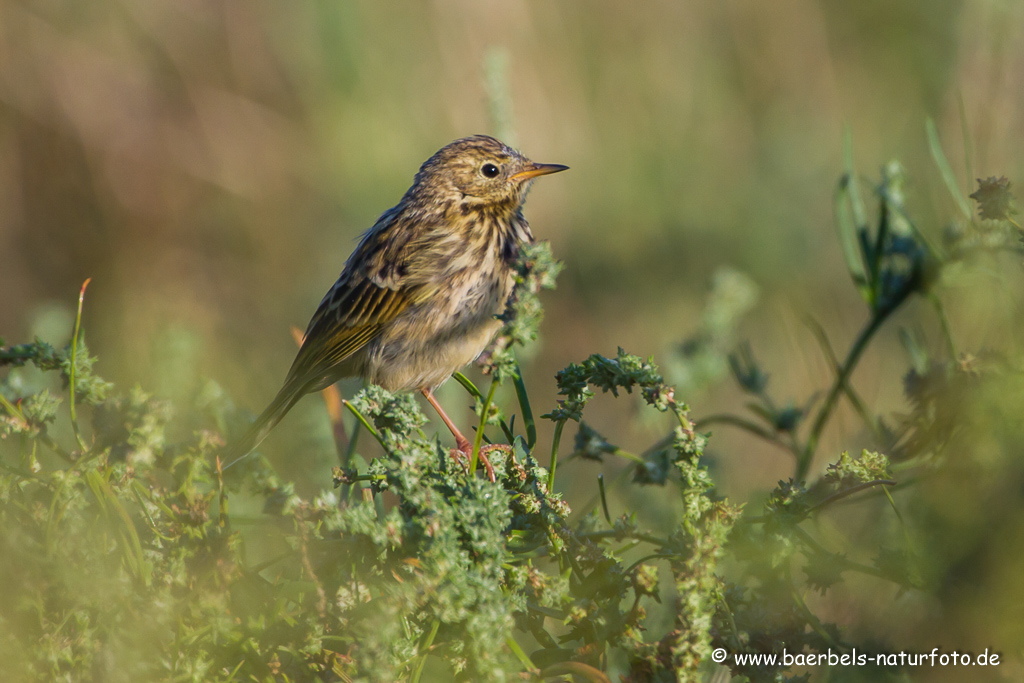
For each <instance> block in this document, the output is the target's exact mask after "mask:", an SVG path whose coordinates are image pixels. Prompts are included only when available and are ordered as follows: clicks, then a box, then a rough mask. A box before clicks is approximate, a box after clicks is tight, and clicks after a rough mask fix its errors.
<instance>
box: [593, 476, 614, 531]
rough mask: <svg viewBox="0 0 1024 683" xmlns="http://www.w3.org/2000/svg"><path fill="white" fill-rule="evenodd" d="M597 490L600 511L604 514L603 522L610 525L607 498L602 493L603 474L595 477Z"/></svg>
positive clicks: (610, 517) (610, 518) (610, 519)
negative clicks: (599, 499)
mask: <svg viewBox="0 0 1024 683" xmlns="http://www.w3.org/2000/svg"><path fill="white" fill-rule="evenodd" d="M597 490H598V492H599V494H600V496H601V510H602V511H603V512H604V520H605V521H606V522H608V524H609V525H611V523H612V516H611V514H609V512H608V498H607V497H606V495H605V491H604V474H599V475H597Z"/></svg>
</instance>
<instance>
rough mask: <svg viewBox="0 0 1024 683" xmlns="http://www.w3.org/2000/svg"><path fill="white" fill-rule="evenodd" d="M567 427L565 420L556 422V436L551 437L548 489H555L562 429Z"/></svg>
mask: <svg viewBox="0 0 1024 683" xmlns="http://www.w3.org/2000/svg"><path fill="white" fill-rule="evenodd" d="M564 427H565V420H559V421H558V422H557V423H555V436H554V437H553V438H552V439H551V467H550V469H549V471H548V491H550V492H552V493H554V491H555V469H557V467H558V442H560V441H561V440H562V429H563V428H564Z"/></svg>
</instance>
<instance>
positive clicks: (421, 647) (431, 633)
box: [412, 619, 441, 683]
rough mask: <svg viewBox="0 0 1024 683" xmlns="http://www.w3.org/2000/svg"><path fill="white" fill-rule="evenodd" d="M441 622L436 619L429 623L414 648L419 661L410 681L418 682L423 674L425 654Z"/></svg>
mask: <svg viewBox="0 0 1024 683" xmlns="http://www.w3.org/2000/svg"><path fill="white" fill-rule="evenodd" d="M440 626H441V622H440V621H438V620H437V619H434V621H433V622H432V623H431V624H430V631H428V632H427V633H425V634H424V638H423V642H421V643H420V645H419V646H418V647H417V648H416V650H417V652H419V653H420V656H419V661H418V662H417V663H416V671H415V672H413V675H412V683H419V680H420V676H422V675H423V667H424V666H425V665H426V663H427V655H428V654H429V652H430V648H431V646H432V645H433V644H434V637H435V636H437V629H438V628H440Z"/></svg>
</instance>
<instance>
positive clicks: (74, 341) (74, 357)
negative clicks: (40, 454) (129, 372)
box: [68, 278, 92, 453]
mask: <svg viewBox="0 0 1024 683" xmlns="http://www.w3.org/2000/svg"><path fill="white" fill-rule="evenodd" d="M91 281H92V278H86V280H85V282H83V283H82V289H80V290H79V292H78V314H77V315H76V316H75V332H74V335H73V336H72V337H71V371H70V372H69V373H68V375H69V378H68V383H69V384H70V386H69V391H68V393H69V394H70V396H71V402H70V406H71V430H72V431H73V432H74V433H75V440H76V441H78V447H79V448H80V449H81V451H82V452H83V453H85V452H86V451H88V450H89V448H88V447H87V446H86V445H85V441H83V440H82V435H81V433H79V431H78V416H77V414H76V413H75V367H76V366H77V365H78V333H79V330H80V329H81V327H82V304H84V303H85V288H86V287H88V286H89V283H90V282H91Z"/></svg>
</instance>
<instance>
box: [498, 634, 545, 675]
mask: <svg viewBox="0 0 1024 683" xmlns="http://www.w3.org/2000/svg"><path fill="white" fill-rule="evenodd" d="M505 645H507V646H508V649H509V650H511V651H512V654H514V655H515V656H516V659H518V660H519V663H520V664H522V665H523V666H524V667H525V668H526V670H527V671H530V672H534V671H537V666H536V665H535V664H534V663H533V661H532V660H531V659H530V656H529V655H527V654H526V652H525V651H524V650H523V648H522V646H520V645H519V643H517V642H516V639H515V638H513V637H512V636H511V635H508V636H506V637H505Z"/></svg>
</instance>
